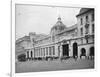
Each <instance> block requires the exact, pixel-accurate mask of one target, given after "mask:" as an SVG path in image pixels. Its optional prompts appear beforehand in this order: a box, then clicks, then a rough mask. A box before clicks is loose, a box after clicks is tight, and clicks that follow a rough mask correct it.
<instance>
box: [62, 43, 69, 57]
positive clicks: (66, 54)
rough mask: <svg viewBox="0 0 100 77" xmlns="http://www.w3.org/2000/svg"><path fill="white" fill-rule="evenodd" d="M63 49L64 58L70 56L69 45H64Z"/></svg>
mask: <svg viewBox="0 0 100 77" xmlns="http://www.w3.org/2000/svg"><path fill="white" fill-rule="evenodd" d="M62 47H63V56H69V44H65V45H62Z"/></svg>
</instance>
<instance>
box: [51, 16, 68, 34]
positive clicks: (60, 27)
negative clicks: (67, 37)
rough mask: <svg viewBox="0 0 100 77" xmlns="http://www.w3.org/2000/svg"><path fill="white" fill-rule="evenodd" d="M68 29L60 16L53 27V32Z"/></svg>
mask: <svg viewBox="0 0 100 77" xmlns="http://www.w3.org/2000/svg"><path fill="white" fill-rule="evenodd" d="M65 29H66V26H65V25H64V24H63V23H62V21H61V18H60V17H58V21H57V22H56V24H55V25H54V26H53V27H52V28H51V33H53V34H56V33H59V32H61V31H63V30H65Z"/></svg>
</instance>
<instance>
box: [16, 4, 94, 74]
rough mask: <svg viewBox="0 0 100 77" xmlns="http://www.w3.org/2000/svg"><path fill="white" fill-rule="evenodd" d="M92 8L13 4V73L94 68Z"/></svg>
mask: <svg viewBox="0 0 100 77" xmlns="http://www.w3.org/2000/svg"><path fill="white" fill-rule="evenodd" d="M94 39H95V8H90V7H89V8H86V7H69V6H50V5H35V4H15V73H28V72H32V73H34V72H43V71H60V70H67V71H68V70H79V69H94V68H95V61H94V60H95V45H94V43H95V40H94Z"/></svg>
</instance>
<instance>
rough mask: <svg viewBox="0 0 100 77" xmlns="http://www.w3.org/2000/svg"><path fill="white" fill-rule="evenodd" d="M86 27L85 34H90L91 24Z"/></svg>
mask: <svg viewBox="0 0 100 77" xmlns="http://www.w3.org/2000/svg"><path fill="white" fill-rule="evenodd" d="M85 28H86V32H85V34H88V33H89V24H86V26H85Z"/></svg>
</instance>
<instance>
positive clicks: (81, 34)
mask: <svg viewBox="0 0 100 77" xmlns="http://www.w3.org/2000/svg"><path fill="white" fill-rule="evenodd" d="M82 35H83V28H81V36H82Z"/></svg>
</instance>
